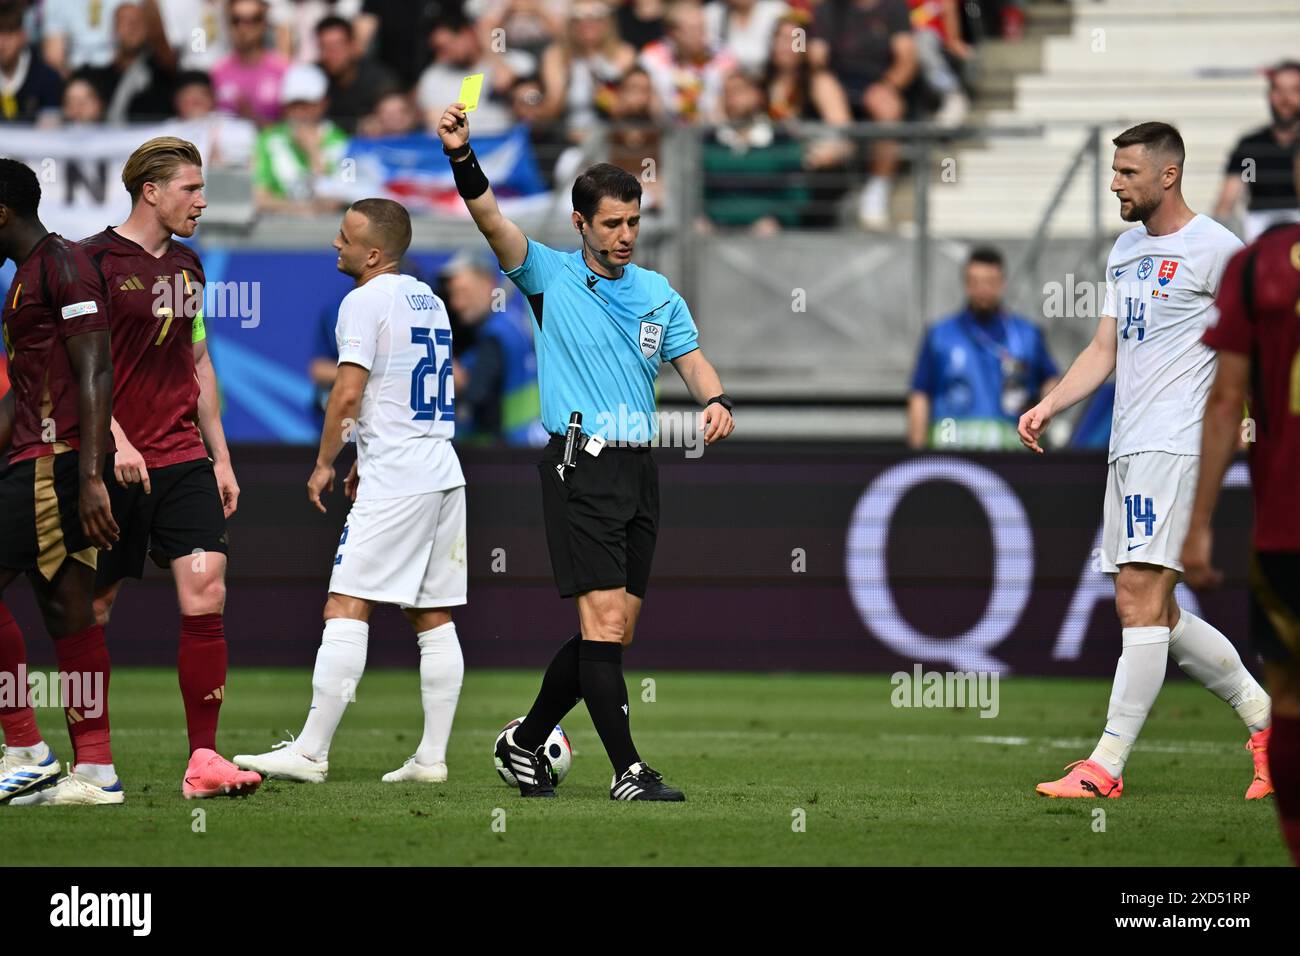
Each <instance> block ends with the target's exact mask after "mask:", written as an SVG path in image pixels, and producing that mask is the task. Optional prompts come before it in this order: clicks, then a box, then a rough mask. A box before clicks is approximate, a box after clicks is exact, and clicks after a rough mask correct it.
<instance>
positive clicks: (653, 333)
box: [641, 322, 664, 358]
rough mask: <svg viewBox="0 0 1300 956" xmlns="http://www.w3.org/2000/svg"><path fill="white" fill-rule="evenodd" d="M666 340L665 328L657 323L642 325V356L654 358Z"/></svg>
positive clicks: (644, 323)
mask: <svg viewBox="0 0 1300 956" xmlns="http://www.w3.org/2000/svg"><path fill="white" fill-rule="evenodd" d="M663 339H664V327H663V326H662V325H659V324H658V323H655V322H642V323H641V354H642V355H644V356H645V357H646V358H654V357H655V353H656V352H658V351H659V346H660V344H662V342H663Z"/></svg>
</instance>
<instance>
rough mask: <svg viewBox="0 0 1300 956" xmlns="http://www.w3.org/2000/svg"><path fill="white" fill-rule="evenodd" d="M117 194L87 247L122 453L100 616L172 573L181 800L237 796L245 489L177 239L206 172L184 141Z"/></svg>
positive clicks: (189, 270)
mask: <svg viewBox="0 0 1300 956" xmlns="http://www.w3.org/2000/svg"><path fill="white" fill-rule="evenodd" d="M122 183H123V185H125V186H126V190H127V192H128V193H130V194H131V215H130V216H129V217H128V218H127V220H126V222H124V223H123V224H122V225H120V226H118V227H117V228H115V229H114V228H111V227H110V228H108V229H105V230H104V231H103V232H101V233H98V234H96V235H94V236H91V237H89V238H87V239H83V240H82V241H81V247H82V249H84V250H85V252H86V254H87V255H88V256H90V258H91V260H92V261H93V262H94V263H95V266H96V269H97V271H98V272H99V273H100V274H101V275H102V276H103V278H104V281H105V283H106V285H107V287H108V295H109V296H110V313H111V316H112V323H113V324H112V337H113V423H112V427H113V439H114V442H115V444H116V446H117V452H116V454H115V456H114V459H113V478H112V480H110V481H109V482H107V484H108V489H109V496H110V497H111V498H112V502H113V516H114V518H115V519H116V520H117V523H118V526H119V527H120V528H121V536H122V537H121V540H120V541H119V542H118V544H117V546H116V547H115V548H114V549H113V550H112V551H111V552H109V553H107V554H105V555H103V556H102V557H101V560H100V563H99V572H98V575H97V581H96V588H97V590H96V595H95V616H96V619H97V620H98V621H99V623H100V624H107V623H108V620H109V615H110V612H111V610H112V607H113V602H114V601H115V600H116V598H117V595H118V593H119V591H120V589H121V587H122V583H123V582H124V581H125V579H126V578H137V579H138V578H141V577H143V576H144V566H145V558H146V556H148V557H150V558H152V560H153V562H154V563H155V564H156V565H158V567H160V568H170V569H171V573H172V578H173V580H174V581H175V583H176V599H177V603H178V604H179V605H180V614H181V620H180V649H179V652H178V655H177V656H178V671H179V675H180V687H181V698H182V700H183V702H184V704H185V723H186V729H187V730H188V732H189V751H190V759H189V764H188V766H187V767H186V770H185V774H184V776H183V777H182V782H181V792H182V793H183V794H184V795H185V797H187V798H194V797H215V796H222V795H228V796H242V795H247V794H249V793H252V792H253V791H254V790H256V789H257V787H258V786H259V785H260V784H261V782H262V778H261V776H260V775H258V774H256V773H253V772H251V771H248V770H240V769H239V768H238V767H236V766H235V765H234V764H233V763H231V762H230V761H228V760H226V759H225V758H224V757H222V756H220V755H219V754H218V753H217V722H218V718H219V715H220V713H221V702H222V700H223V698H224V697H225V690H226V688H225V685H226V662H227V651H226V637H225V628H224V626H223V623H222V613H223V612H224V610H225V603H226V554H227V539H226V519H227V518H229V517H230V516H231V515H232V514H234V512H235V507H236V505H237V503H238V500H239V485H238V484H237V483H236V482H235V474H234V471H233V470H232V469H231V466H230V452H229V450H228V449H227V447H226V436H225V432H224V431H223V429H222V427H221V407H220V398H219V395H218V391H217V379H216V374H215V373H214V372H213V369H212V360H211V358H210V357H209V356H208V344H207V340H206V332H205V330H204V326H203V283H204V276H203V266H202V265H201V264H200V263H199V258H198V256H197V255H196V254H195V253H194V251H193V250H192V249H190V248H189V247H188V246H185V245H183V244H181V243H179V242H176V241H175V239H174V238H173V236H180V237H182V238H188V237H190V236H192V235H194V231H195V229H196V227H197V225H198V219H199V216H201V215H202V213H203V210H204V208H205V207H206V206H207V203H206V202H205V201H204V198H203V161H202V158H201V157H200V156H199V151H198V149H196V148H195V146H194V144H193V143H190V142H187V141H186V140H183V139H176V138H175V137H170V136H164V137H159V138H156V139H151V140H149V141H148V142H147V143H144V144H143V145H142V146H140V147H139V148H138V149H137V150H136V151H135V152H134V153H132V154H131V157H130V158H129V159H128V160H127V162H126V165H125V166H124V167H123V168H122ZM205 441H206V442H207V445H206V447H205V445H204V442H205ZM209 452H210V453H211V456H212V457H211V458H209V457H208V456H209Z"/></svg>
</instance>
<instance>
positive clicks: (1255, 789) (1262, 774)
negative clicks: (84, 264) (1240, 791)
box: [1246, 727, 1273, 800]
mask: <svg viewBox="0 0 1300 956" xmlns="http://www.w3.org/2000/svg"><path fill="white" fill-rule="evenodd" d="M1272 729H1273V728H1272V727H1265V728H1264V729H1263V730H1260V731H1257V732H1256V733H1253V734H1251V735H1250V739H1249V740H1248V741H1246V749H1247V750H1249V751H1250V755H1251V756H1252V757H1253V758H1255V779H1254V780H1252V781H1251V782H1250V786H1249V787H1247V788H1246V799H1247V800H1259V799H1261V798H1263V797H1267V796H1268V795H1269V794H1270V793H1272V792H1273V778H1272V777H1271V776H1269V773H1268V732H1269V731H1270V730H1272Z"/></svg>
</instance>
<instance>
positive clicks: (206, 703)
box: [177, 614, 227, 753]
mask: <svg viewBox="0 0 1300 956" xmlns="http://www.w3.org/2000/svg"><path fill="white" fill-rule="evenodd" d="M226 658H227V655H226V632H225V627H224V626H223V624H222V617H221V615H220V614H193V615H189V616H185V615H182V617H181V645H180V652H179V654H178V661H177V672H178V674H179V676H180V682H181V699H182V700H183V701H184V702H185V726H186V729H187V730H188V731H189V736H190V753H194V751H196V750H199V749H202V748H205V747H206V748H207V749H209V750H216V749H217V720H218V718H219V717H220V715H221V700H222V698H223V697H225V694H226Z"/></svg>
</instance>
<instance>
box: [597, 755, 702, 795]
mask: <svg viewBox="0 0 1300 956" xmlns="http://www.w3.org/2000/svg"><path fill="white" fill-rule="evenodd" d="M609 799H611V800H664V801H668V802H670V803H681V802H682V801H683V800H685V799H686V794H684V793H682V792H681V791H680V790H674V789H673V788H672V787H669V786H666V785H665V784H664V776H663V774H661V773H659V772H658V771H656V770H651V769H650V768H649V767H647V766H646V765H645V764H643V763H634V764H632V766H630V767H628V768H627V769H626V770H624V771H623V775H622V776H621V777H618V778H616V779H615V780H614V781H613V782H612V783H610V785H609Z"/></svg>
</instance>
